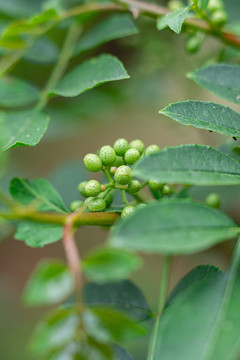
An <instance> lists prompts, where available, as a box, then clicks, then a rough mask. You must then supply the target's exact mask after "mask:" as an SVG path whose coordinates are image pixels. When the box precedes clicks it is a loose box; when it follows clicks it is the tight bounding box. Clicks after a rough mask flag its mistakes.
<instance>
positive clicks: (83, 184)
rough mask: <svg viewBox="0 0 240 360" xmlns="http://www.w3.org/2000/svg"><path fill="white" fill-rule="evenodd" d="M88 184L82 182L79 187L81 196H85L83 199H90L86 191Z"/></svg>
mask: <svg viewBox="0 0 240 360" xmlns="http://www.w3.org/2000/svg"><path fill="white" fill-rule="evenodd" d="M86 184H87V181H82V182H80V184H79V185H78V187H77V188H78V191H79V192H80V194H81V195H82V196H83V197H88V195H87V193H86V191H85V186H86Z"/></svg>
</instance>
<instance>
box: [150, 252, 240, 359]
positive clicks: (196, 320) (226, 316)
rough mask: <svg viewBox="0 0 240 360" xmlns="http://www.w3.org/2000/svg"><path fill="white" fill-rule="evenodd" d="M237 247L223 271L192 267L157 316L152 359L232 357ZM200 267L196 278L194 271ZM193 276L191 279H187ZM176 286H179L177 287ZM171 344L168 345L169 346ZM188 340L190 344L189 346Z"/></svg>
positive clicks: (236, 343) (239, 288)
mask: <svg viewBox="0 0 240 360" xmlns="http://www.w3.org/2000/svg"><path fill="white" fill-rule="evenodd" d="M239 258H240V250H239V245H237V248H236V251H235V254H234V257H233V261H232V264H231V267H230V268H229V269H228V270H227V271H226V272H224V273H223V272H221V271H217V270H216V269H215V268H214V269H213V270H211V271H209V266H207V267H206V273H205V274H204V276H203V273H204V271H203V270H204V267H200V268H197V269H194V270H193V271H192V272H191V273H192V274H191V273H190V274H188V275H187V277H185V279H183V280H182V284H183V282H188V284H186V283H185V286H183V287H182V289H181V291H178V292H177V293H176V294H175V296H174V297H172V300H171V302H170V303H169V304H168V305H167V306H166V308H165V310H164V311H163V314H162V316H161V319H160V322H159V327H158V329H157V332H155V336H156V347H155V351H154V353H153V356H152V359H153V360H157V359H159V357H160V356H161V357H163V358H164V359H166V360H170V359H171V360H175V359H176V360H183V359H184V360H185V359H195V360H233V359H238V357H239V351H240V331H239V321H240V316H239V311H238V304H239V300H240V271H239ZM197 271H200V272H201V274H200V276H199V279H198V281H196V272H197ZM191 280H193V282H191ZM178 290H179V289H178ZM169 344H171V346H169ZM190 344H191V346H189V345H190Z"/></svg>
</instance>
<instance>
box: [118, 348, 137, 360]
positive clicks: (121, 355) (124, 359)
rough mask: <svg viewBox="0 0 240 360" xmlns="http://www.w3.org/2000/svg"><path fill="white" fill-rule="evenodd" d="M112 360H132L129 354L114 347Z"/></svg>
mask: <svg viewBox="0 0 240 360" xmlns="http://www.w3.org/2000/svg"><path fill="white" fill-rule="evenodd" d="M114 360H134V359H133V357H132V355H130V354H129V352H127V351H126V350H125V349H123V348H122V347H121V346H118V345H115V346H114Z"/></svg>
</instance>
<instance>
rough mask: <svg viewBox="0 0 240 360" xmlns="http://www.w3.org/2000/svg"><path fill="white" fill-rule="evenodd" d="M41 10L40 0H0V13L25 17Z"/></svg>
mask: <svg viewBox="0 0 240 360" xmlns="http://www.w3.org/2000/svg"><path fill="white" fill-rule="evenodd" d="M40 11H41V0H7V1H6V0H0V13H2V14H5V15H8V16H13V17H18V18H21V17H26V16H30V15H32V14H33V13H37V12H40Z"/></svg>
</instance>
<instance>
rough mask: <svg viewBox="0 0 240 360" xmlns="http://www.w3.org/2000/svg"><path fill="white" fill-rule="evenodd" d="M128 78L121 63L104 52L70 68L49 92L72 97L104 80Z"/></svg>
mask: <svg viewBox="0 0 240 360" xmlns="http://www.w3.org/2000/svg"><path fill="white" fill-rule="evenodd" d="M128 78H129V75H128V74H127V72H126V70H125V69H124V67H123V64H122V63H121V62H120V61H119V60H118V59H117V58H116V57H115V56H112V55H108V54H104V55H100V56H98V57H97V58H91V59H89V60H86V61H85V62H83V63H82V64H80V65H78V66H77V67H76V68H75V69H73V70H71V71H70V72H69V73H67V74H66V75H65V76H64V77H63V79H62V80H60V82H59V84H58V85H57V87H56V88H55V89H53V91H51V93H53V94H57V95H61V96H67V97H72V96H77V95H80V94H82V93H83V92H85V91H87V90H90V89H92V88H94V87H95V86H97V85H100V84H103V83H105V82H108V81H115V80H121V79H128Z"/></svg>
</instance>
